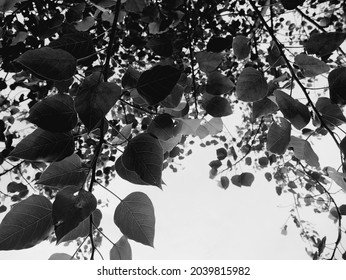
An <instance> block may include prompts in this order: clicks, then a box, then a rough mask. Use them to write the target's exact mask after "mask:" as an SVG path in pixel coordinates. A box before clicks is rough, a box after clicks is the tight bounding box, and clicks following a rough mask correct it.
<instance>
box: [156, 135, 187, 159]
mask: <svg viewBox="0 0 346 280" xmlns="http://www.w3.org/2000/svg"><path fill="white" fill-rule="evenodd" d="M181 137H182V135H181V134H178V135H176V136H174V137H173V138H170V139H168V140H167V141H163V140H159V141H160V144H161V147H162V150H163V154H165V153H166V152H170V151H172V149H173V148H174V147H175V146H177V145H178V144H179V143H180V141H181Z"/></svg>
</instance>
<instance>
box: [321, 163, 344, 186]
mask: <svg viewBox="0 0 346 280" xmlns="http://www.w3.org/2000/svg"><path fill="white" fill-rule="evenodd" d="M323 171H324V172H325V173H326V175H327V176H328V177H329V178H331V179H332V180H333V181H334V182H335V183H336V184H337V185H339V186H340V187H341V189H342V190H343V191H344V192H346V173H341V172H338V171H336V169H335V168H333V167H330V166H327V167H325V168H323Z"/></svg>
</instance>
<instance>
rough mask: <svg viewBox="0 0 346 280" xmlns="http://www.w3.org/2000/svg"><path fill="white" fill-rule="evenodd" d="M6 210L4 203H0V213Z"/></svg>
mask: <svg viewBox="0 0 346 280" xmlns="http://www.w3.org/2000/svg"><path fill="white" fill-rule="evenodd" d="M6 211H7V207H6V206H5V205H0V213H4V212H6Z"/></svg>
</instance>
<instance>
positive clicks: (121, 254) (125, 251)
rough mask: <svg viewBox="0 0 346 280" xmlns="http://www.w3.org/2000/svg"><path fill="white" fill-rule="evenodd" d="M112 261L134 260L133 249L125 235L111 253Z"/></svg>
mask: <svg viewBox="0 0 346 280" xmlns="http://www.w3.org/2000/svg"><path fill="white" fill-rule="evenodd" d="M109 257H110V258H109V259H110V260H132V249H131V246H130V243H129V241H128V240H127V237H126V236H125V235H123V236H122V237H120V239H119V240H118V241H117V243H115V244H114V246H113V247H112V249H111V250H110V252H109Z"/></svg>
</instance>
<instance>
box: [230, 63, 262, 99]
mask: <svg viewBox="0 0 346 280" xmlns="http://www.w3.org/2000/svg"><path fill="white" fill-rule="evenodd" d="M267 92H268V84H267V81H266V79H265V78H264V76H263V74H262V73H261V72H259V71H258V70H256V69H255V68H252V67H246V68H245V69H244V70H243V71H242V72H241V73H240V75H239V77H238V82H237V86H236V93H237V97H238V99H239V100H242V101H245V102H254V101H258V100H261V99H263V98H264V97H266V95H267Z"/></svg>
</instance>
